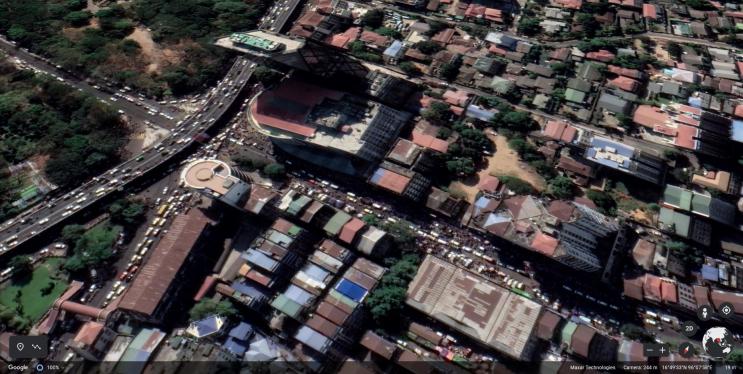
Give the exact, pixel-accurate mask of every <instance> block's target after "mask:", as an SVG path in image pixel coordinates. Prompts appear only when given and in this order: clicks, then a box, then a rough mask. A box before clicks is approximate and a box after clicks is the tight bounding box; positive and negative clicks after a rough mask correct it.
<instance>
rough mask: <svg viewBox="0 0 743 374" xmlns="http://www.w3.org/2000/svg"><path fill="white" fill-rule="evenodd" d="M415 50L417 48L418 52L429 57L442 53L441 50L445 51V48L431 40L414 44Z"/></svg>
mask: <svg viewBox="0 0 743 374" xmlns="http://www.w3.org/2000/svg"><path fill="white" fill-rule="evenodd" d="M413 48H415V49H417V50H419V51H421V52H423V53H424V54H427V55H432V54H434V53H436V52H438V51H440V50H441V49H443V47H441V45H440V44H439V43H436V42H432V41H430V40H423V41H420V42H418V43H415V44H413Z"/></svg>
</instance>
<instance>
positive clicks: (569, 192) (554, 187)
mask: <svg viewBox="0 0 743 374" xmlns="http://www.w3.org/2000/svg"><path fill="white" fill-rule="evenodd" d="M547 190H548V191H549V193H550V194H552V195H553V196H554V197H556V198H558V199H570V198H572V197H573V196H575V186H574V185H573V181H572V180H570V178H568V177H564V176H561V175H560V176H557V177H555V178H553V179H552V180H551V181H550V182H549V185H548V188H547Z"/></svg>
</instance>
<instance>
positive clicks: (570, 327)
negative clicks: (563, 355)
mask: <svg viewBox="0 0 743 374" xmlns="http://www.w3.org/2000/svg"><path fill="white" fill-rule="evenodd" d="M577 328H578V325H576V324H575V322H572V321H568V322H567V323H566V324H565V327H563V328H562V334H560V342H561V343H562V344H566V345H568V346H570V342H571V341H573V333H575V329H577Z"/></svg>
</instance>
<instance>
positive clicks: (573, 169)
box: [555, 156, 593, 186]
mask: <svg viewBox="0 0 743 374" xmlns="http://www.w3.org/2000/svg"><path fill="white" fill-rule="evenodd" d="M555 167H556V168H557V169H558V170H561V171H563V172H564V173H565V174H567V175H568V176H569V177H570V178H571V179H572V180H573V182H575V184H577V185H579V186H587V185H588V182H589V181H590V180H591V177H592V176H593V168H592V167H591V166H590V165H587V164H584V163H582V162H579V161H577V160H574V159H572V158H570V157H565V156H562V157H560V161H559V162H558V163H557V165H556V166H555Z"/></svg>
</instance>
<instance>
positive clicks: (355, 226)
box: [338, 217, 366, 244]
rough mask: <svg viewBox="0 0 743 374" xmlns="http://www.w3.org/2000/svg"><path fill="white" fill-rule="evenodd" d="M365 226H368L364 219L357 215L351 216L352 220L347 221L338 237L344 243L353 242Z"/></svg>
mask: <svg viewBox="0 0 743 374" xmlns="http://www.w3.org/2000/svg"><path fill="white" fill-rule="evenodd" d="M364 226H366V224H365V223H364V221H362V220H360V219H358V218H356V217H354V218H351V220H350V221H348V222H346V224H345V225H343V228H342V229H341V233H340V234H339V235H338V239H340V240H341V241H342V242H344V243H347V244H351V243H353V241H354V239H355V238H356V235H357V234H358V233H359V231H360V230H361V229H363V228H364Z"/></svg>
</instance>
